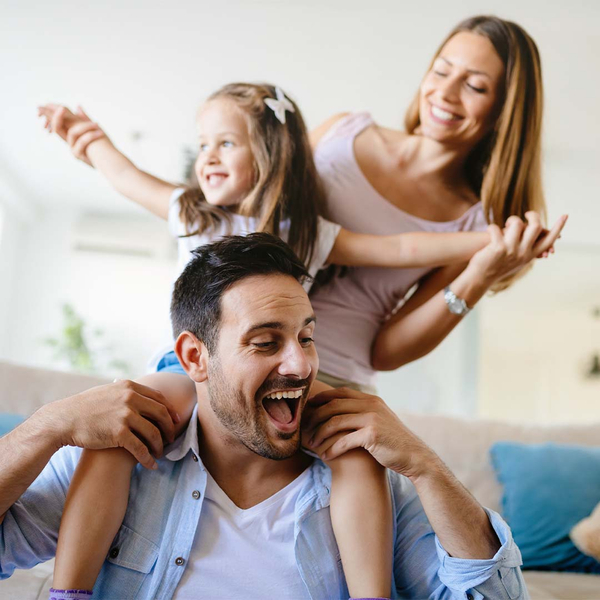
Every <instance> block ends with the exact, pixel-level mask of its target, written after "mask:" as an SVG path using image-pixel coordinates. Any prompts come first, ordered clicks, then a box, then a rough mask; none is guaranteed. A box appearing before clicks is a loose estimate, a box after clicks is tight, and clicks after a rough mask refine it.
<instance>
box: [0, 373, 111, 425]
mask: <svg viewBox="0 0 600 600" xmlns="http://www.w3.org/2000/svg"><path fill="white" fill-rule="evenodd" d="M107 382H108V380H107V379H106V378H104V377H95V376H92V375H78V374H76V373H63V372H61V371H50V370H47V369H36V368H32V367H26V366H23V365H14V364H11V363H8V362H3V361H0V412H10V413H15V414H20V415H25V416H29V415H30V414H31V413H33V412H34V411H36V410H37V409H38V408H39V407H40V406H42V405H43V404H47V403H48V402H52V401H53V400H60V399H61V398H66V397H68V396H72V395H73V394H78V393H79V392H82V391H83V390H87V389H88V388H91V387H95V386H97V385H101V384H103V383H107Z"/></svg>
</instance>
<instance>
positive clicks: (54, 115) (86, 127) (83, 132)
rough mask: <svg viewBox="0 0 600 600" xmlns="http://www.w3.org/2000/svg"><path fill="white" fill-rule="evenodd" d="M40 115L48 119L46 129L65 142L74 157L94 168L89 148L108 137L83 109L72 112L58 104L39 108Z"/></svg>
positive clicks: (79, 108)
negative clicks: (95, 142) (89, 155)
mask: <svg viewBox="0 0 600 600" xmlns="http://www.w3.org/2000/svg"><path fill="white" fill-rule="evenodd" d="M38 115H39V116H42V117H44V118H45V119H46V123H45V125H44V126H45V128H46V129H48V131H53V132H54V133H56V134H57V135H59V136H60V137H61V138H62V139H63V140H65V141H66V142H67V143H68V144H69V146H70V148H71V152H72V153H73V155H74V156H75V157H76V158H77V159H79V160H81V161H82V162H84V163H86V164H88V165H90V166H93V165H92V163H91V161H90V160H89V158H88V156H87V147H88V146H89V145H90V144H91V143H92V142H94V141H96V140H98V139H100V138H103V137H106V134H105V133H104V131H103V130H102V129H100V127H99V126H98V124H97V123H94V122H93V121H92V120H91V119H90V118H89V117H88V115H87V114H86V113H85V112H84V110H83V109H82V108H81V107H78V108H77V112H76V113H73V112H71V111H70V110H69V109H68V108H67V107H65V106H60V105H58V104H46V105H45V106H40V107H38Z"/></svg>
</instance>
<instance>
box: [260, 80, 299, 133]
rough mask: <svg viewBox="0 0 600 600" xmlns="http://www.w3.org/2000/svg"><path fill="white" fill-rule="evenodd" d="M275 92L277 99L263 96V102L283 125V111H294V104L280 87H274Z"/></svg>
mask: <svg viewBox="0 0 600 600" xmlns="http://www.w3.org/2000/svg"><path fill="white" fill-rule="evenodd" d="M275 94H276V95H277V100H275V99H274V98H265V104H266V105H267V106H268V107H269V108H270V109H271V110H272V111H273V112H274V113H275V117H277V120H278V121H279V122H280V123H282V124H283V125H285V111H286V110H289V111H290V112H296V111H295V110H294V105H293V104H292V103H291V102H290V101H289V100H288V99H287V98H286V97H285V94H284V93H283V92H282V91H281V88H279V87H276V88H275Z"/></svg>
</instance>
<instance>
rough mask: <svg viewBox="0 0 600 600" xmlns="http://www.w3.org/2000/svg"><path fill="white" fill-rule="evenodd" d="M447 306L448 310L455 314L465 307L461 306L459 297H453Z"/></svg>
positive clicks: (458, 313)
mask: <svg viewBox="0 0 600 600" xmlns="http://www.w3.org/2000/svg"><path fill="white" fill-rule="evenodd" d="M448 308H449V309H450V312H451V313H453V314H455V315H461V314H462V313H463V312H464V311H465V307H464V306H463V302H462V300H460V299H459V298H455V299H454V300H452V301H451V302H450V303H449V304H448Z"/></svg>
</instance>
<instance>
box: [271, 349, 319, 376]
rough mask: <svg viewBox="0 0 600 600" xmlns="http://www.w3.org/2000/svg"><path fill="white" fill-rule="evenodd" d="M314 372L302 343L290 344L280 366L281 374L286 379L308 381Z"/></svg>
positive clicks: (285, 350) (284, 352)
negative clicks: (292, 378)
mask: <svg viewBox="0 0 600 600" xmlns="http://www.w3.org/2000/svg"><path fill="white" fill-rule="evenodd" d="M311 370H312V366H311V363H310V360H309V357H308V352H307V349H306V348H303V347H302V346H301V345H300V343H292V344H288V345H287V346H286V348H285V349H284V351H283V355H282V357H281V363H280V364H279V368H278V371H279V374H280V375H283V376H285V377H294V378H297V379H306V378H307V377H308V376H309V375H310V373H311Z"/></svg>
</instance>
